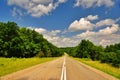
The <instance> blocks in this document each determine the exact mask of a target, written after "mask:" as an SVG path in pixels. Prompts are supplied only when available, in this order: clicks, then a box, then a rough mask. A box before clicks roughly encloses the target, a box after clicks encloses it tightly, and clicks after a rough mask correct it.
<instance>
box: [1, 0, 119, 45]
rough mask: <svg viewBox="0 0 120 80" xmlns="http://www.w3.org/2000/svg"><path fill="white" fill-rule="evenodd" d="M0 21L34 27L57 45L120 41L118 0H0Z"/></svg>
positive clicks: (106, 43)
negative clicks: (85, 40)
mask: <svg viewBox="0 0 120 80" xmlns="http://www.w3.org/2000/svg"><path fill="white" fill-rule="evenodd" d="M0 7H1V8H0V21H1V22H8V21H14V22H16V23H17V24H18V25H19V26H21V27H26V28H29V29H34V30H36V31H37V32H39V33H40V34H43V36H44V38H46V39H47V40H48V41H50V42H51V43H53V44H54V45H56V46H58V47H71V46H76V45H78V44H79V42H80V41H81V40H82V39H88V40H90V41H92V42H93V43H94V44H96V45H103V46H106V45H109V44H114V43H119V42H120V11H119V10H120V0H24V1H23V0H0Z"/></svg>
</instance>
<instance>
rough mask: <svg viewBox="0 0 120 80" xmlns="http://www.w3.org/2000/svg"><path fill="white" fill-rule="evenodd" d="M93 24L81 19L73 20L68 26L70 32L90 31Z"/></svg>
mask: <svg viewBox="0 0 120 80" xmlns="http://www.w3.org/2000/svg"><path fill="white" fill-rule="evenodd" d="M93 26H94V24H92V23H91V22H90V21H88V20H86V19H85V18H81V19H80V20H79V21H77V20H75V21H74V22H72V23H71V24H70V26H69V30H70V31H79V30H91V29H92V28H93Z"/></svg>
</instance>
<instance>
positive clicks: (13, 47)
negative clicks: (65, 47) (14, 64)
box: [0, 22, 63, 58]
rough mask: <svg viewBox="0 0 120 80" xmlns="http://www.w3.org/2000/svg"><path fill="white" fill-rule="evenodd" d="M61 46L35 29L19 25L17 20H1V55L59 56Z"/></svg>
mask: <svg viewBox="0 0 120 80" xmlns="http://www.w3.org/2000/svg"><path fill="white" fill-rule="evenodd" d="M61 55H63V52H62V51H60V49H59V48H57V47H56V46H54V45H53V44H51V43H50V42H48V41H47V40H46V39H44V38H43V36H42V35H41V34H39V33H37V32H36V31H35V30H30V29H27V28H23V27H19V26H18V25H17V24H16V23H15V22H7V23H3V22H0V57H18V58H19V57H21V58H22V57H25V58H29V57H34V56H37V57H57V56H61Z"/></svg>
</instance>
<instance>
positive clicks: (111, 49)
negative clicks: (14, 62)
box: [62, 40, 120, 67]
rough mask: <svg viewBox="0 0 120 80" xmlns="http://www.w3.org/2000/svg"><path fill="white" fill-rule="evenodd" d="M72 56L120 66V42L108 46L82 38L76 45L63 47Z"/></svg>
mask: <svg viewBox="0 0 120 80" xmlns="http://www.w3.org/2000/svg"><path fill="white" fill-rule="evenodd" d="M62 50H63V51H65V52H67V53H68V54H69V55H70V56H73V57H77V58H90V59H91V60H93V61H96V60H98V61H100V62H101V63H108V64H110V65H112V66H114V67H120V43H117V44H114V45H108V46H106V48H103V47H102V46H96V45H94V44H93V43H92V42H90V41H89V40H82V41H81V42H80V43H79V44H78V45H77V46H76V47H68V48H62Z"/></svg>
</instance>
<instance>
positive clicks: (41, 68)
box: [0, 56, 117, 80]
mask: <svg viewBox="0 0 120 80" xmlns="http://www.w3.org/2000/svg"><path fill="white" fill-rule="evenodd" d="M0 80H117V79H116V78H114V77H112V76H110V75H108V74H105V73H103V72H101V71H98V70H96V69H94V68H91V67H89V66H87V65H84V64H82V63H80V62H78V61H76V60H73V59H71V58H69V57H67V56H63V57H60V58H58V59H56V60H53V61H49V62H46V63H42V64H39V65H36V66H33V67H30V68H27V69H24V70H21V71H18V72H14V73H12V74H9V75H6V76H3V77H1V78H0Z"/></svg>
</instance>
